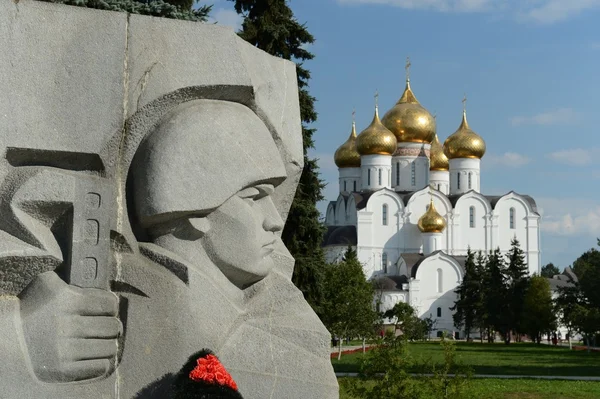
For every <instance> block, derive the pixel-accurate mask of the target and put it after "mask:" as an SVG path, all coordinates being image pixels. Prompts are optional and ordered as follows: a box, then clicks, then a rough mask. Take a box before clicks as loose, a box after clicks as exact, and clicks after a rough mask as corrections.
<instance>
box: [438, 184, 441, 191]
mask: <svg viewBox="0 0 600 399" xmlns="http://www.w3.org/2000/svg"><path fill="white" fill-rule="evenodd" d="M437 189H438V191H441V190H440V183H438V188H437Z"/></svg>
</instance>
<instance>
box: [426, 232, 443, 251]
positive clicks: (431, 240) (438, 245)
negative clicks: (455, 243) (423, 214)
mask: <svg viewBox="0 0 600 399" xmlns="http://www.w3.org/2000/svg"><path fill="white" fill-rule="evenodd" d="M421 237H422V240H423V255H430V254H431V253H433V252H435V251H441V250H442V249H445V248H443V247H442V233H421Z"/></svg>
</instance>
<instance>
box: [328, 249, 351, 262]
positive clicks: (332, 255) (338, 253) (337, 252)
mask: <svg viewBox="0 0 600 399" xmlns="http://www.w3.org/2000/svg"><path fill="white" fill-rule="evenodd" d="M347 250H348V246H347V245H332V246H328V247H325V251H324V252H325V261H326V262H327V263H337V262H341V261H342V259H343V258H344V255H346V251H347Z"/></svg>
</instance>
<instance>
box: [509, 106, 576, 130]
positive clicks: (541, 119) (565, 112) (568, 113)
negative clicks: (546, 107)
mask: <svg viewBox="0 0 600 399" xmlns="http://www.w3.org/2000/svg"><path fill="white" fill-rule="evenodd" d="M580 119H581V115H580V114H579V113H578V112H576V111H575V110H573V109H572V108H559V109H556V110H553V111H548V112H542V113H539V114H536V115H533V116H515V117H513V118H511V120H510V121H511V123H512V125H513V126H522V125H563V124H568V123H576V122H579V121H580Z"/></svg>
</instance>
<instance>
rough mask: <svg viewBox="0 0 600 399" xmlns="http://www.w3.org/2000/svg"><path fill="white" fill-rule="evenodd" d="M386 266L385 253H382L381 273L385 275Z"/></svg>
mask: <svg viewBox="0 0 600 399" xmlns="http://www.w3.org/2000/svg"><path fill="white" fill-rule="evenodd" d="M387 264H388V260H387V253H385V252H384V253H382V254H381V268H382V269H383V272H384V273H385V274H387V272H388V270H387Z"/></svg>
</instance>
